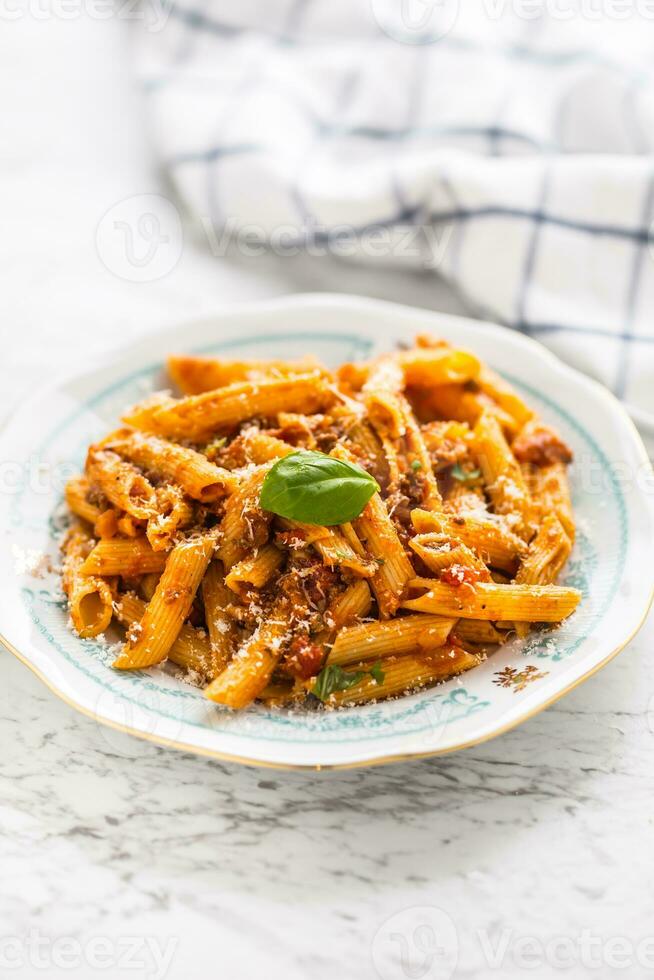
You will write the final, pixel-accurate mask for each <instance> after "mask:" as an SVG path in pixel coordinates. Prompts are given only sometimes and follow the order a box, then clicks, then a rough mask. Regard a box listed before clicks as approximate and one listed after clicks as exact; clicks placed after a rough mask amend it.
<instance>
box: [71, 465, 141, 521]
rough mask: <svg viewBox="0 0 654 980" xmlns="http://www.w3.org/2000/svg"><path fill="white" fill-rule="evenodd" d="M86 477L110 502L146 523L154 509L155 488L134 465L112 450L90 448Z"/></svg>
mask: <svg viewBox="0 0 654 980" xmlns="http://www.w3.org/2000/svg"><path fill="white" fill-rule="evenodd" d="M86 475H87V477H88V478H89V481H90V482H91V483H92V484H95V485H96V486H98V487H99V488H100V489H101V490H102V493H103V494H104V495H105V497H106V498H107V500H109V501H110V503H112V504H113V505H114V507H117V508H118V509H119V510H123V511H125V513H126V514H129V515H130V516H131V517H135V518H136V519H137V520H140V521H147V520H148V518H150V517H151V516H152V514H153V513H154V508H155V493H154V487H153V486H152V484H151V483H150V481H149V480H148V479H146V477H145V476H144V475H143V474H142V473H140V472H139V471H138V470H137V469H136V467H135V466H132V464H131V463H126V462H125V460H124V459H121V458H120V456H119V455H118V454H117V453H115V452H112V451H111V450H109V449H98V448H97V447H91V449H90V450H89V452H88V455H87V458H86Z"/></svg>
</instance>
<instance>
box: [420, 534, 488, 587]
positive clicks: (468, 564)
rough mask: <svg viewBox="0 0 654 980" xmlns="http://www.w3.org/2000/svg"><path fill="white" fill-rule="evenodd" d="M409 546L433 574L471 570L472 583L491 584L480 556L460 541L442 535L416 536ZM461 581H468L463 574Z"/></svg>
mask: <svg viewBox="0 0 654 980" xmlns="http://www.w3.org/2000/svg"><path fill="white" fill-rule="evenodd" d="M409 545H410V546H411V548H412V549H413V550H414V551H415V553H416V554H417V555H418V557H419V558H421V559H422V560H423V562H424V563H425V565H426V566H427V568H428V569H429V570H430V571H431V572H436V573H437V574H438V573H440V572H444V571H446V570H450V571H452V570H453V569H463V570H465V569H469V570H471V571H472V572H474V573H475V575H474V577H472V578H471V579H470V580H471V581H481V582H490V580H491V576H490V572H489V571H488V569H487V568H486V565H485V564H484V562H483V561H482V560H481V558H479V556H478V555H477V554H476V553H475V552H474V551H472V549H471V548H468V547H467V545H465V544H462V543H461V542H459V541H452V540H451V539H450V538H447V537H445V535H442V534H433V533H432V534H416V536H415V537H413V538H411V540H410V541H409ZM461 581H462V582H463V581H466V576H465V574H462V576H461Z"/></svg>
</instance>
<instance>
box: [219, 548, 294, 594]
mask: <svg viewBox="0 0 654 980" xmlns="http://www.w3.org/2000/svg"><path fill="white" fill-rule="evenodd" d="M283 560H284V555H283V553H282V552H281V551H280V550H279V548H276V547H275V545H274V544H266V545H264V546H263V548H259V549H258V551H256V552H255V553H254V554H252V555H249V556H248V557H247V558H243V559H242V560H241V561H239V562H237V563H236V565H232V567H231V569H230V571H229V573H228V574H227V576H226V577H225V585H226V586H227V588H228V589H231V590H232V592H236V593H237V594H238V595H242V594H243V593H244V591H245V593H247V591H248V586H249V587H251V588H254V589H261V588H262V587H263V586H264V585H265V584H266V582H269V581H270V579H271V578H272V577H273V575H274V574H275V572H276V571H277V570H278V569H279V567H280V565H281V564H282V561H283ZM244 586H245V589H244Z"/></svg>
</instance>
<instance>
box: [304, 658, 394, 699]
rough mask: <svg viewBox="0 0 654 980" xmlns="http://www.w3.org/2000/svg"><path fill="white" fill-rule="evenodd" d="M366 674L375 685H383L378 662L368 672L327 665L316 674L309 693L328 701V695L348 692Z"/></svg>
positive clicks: (382, 673)
mask: <svg viewBox="0 0 654 980" xmlns="http://www.w3.org/2000/svg"><path fill="white" fill-rule="evenodd" d="M367 674H370V676H371V677H372V678H373V679H374V680H375V681H376V682H377V684H383V683H384V671H383V670H382V669H381V662H380V661H377V663H376V664H374V665H373V666H372V667H371V668H370V670H355V671H354V672H351V671H349V672H348V671H347V670H343V668H342V667H339V666H338V664H328V665H327V666H326V667H323V669H322V670H321V671H320V673H319V674H318V676H317V678H316V683H315V684H314V686H313V688H312V689H311V693H312V694H315V696H316V697H317V698H320V700H321V701H328V700H329V695H330V694H333V693H334V691H347V690H349V689H350V688H351V687H354V685H355V684H358V683H359V681H362V680H363V678H364V677H365V676H366V675H367Z"/></svg>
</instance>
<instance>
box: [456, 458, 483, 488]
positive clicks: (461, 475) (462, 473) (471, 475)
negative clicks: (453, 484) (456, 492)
mask: <svg viewBox="0 0 654 980" xmlns="http://www.w3.org/2000/svg"><path fill="white" fill-rule="evenodd" d="M450 473H451V474H452V476H453V477H454V479H455V480H458V481H459V483H468V482H470V481H472V480H476V479H477V478H478V477H480V476H481V470H464V469H463V467H462V466H461V464H460V463H455V464H454V466H453V467H452V469H451V470H450Z"/></svg>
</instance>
